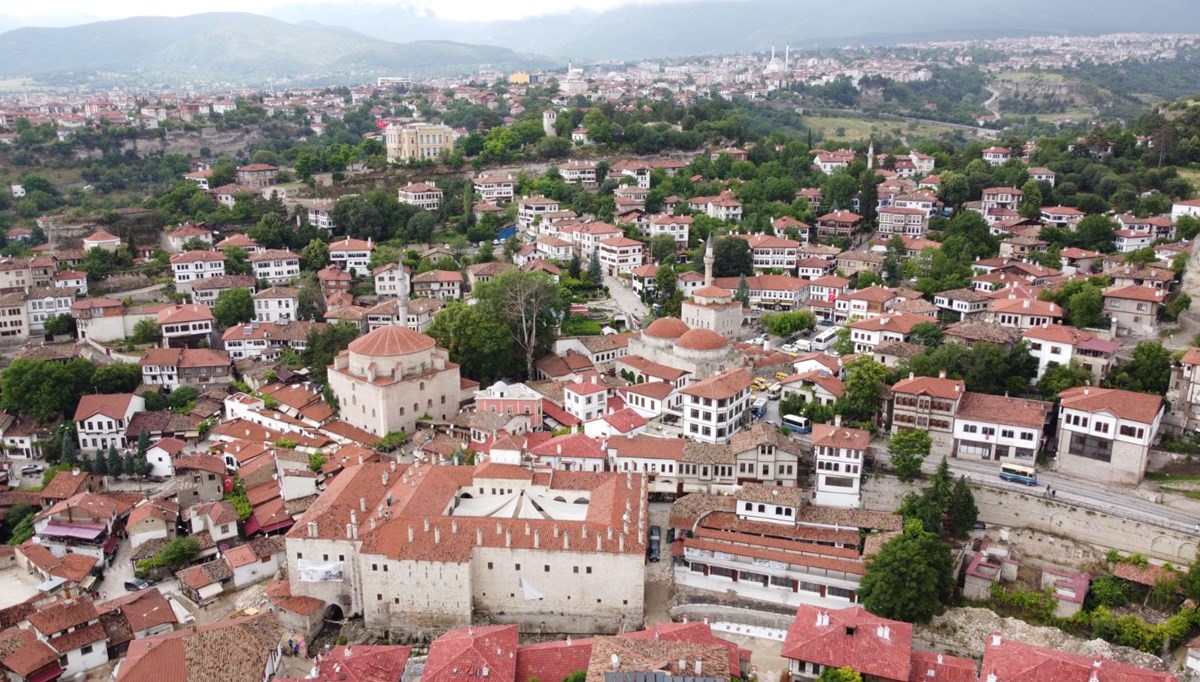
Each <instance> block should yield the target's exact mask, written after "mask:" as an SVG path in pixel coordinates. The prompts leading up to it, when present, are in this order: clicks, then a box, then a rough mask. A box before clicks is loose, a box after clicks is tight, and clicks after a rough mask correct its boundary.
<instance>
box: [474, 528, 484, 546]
mask: <svg viewBox="0 0 1200 682" xmlns="http://www.w3.org/2000/svg"><path fill="white" fill-rule="evenodd" d="M475 544H477V545H482V544H483V529H482V528H476V529H475Z"/></svg>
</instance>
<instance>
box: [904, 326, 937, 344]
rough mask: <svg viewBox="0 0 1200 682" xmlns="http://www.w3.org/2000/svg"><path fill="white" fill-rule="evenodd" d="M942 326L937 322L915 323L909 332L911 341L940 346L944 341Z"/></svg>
mask: <svg viewBox="0 0 1200 682" xmlns="http://www.w3.org/2000/svg"><path fill="white" fill-rule="evenodd" d="M942 336H943V335H942V328H941V327H939V326H938V325H937V323H935V322H922V323H921V324H918V325H914V326H913V328H912V332H910V333H909V341H911V342H912V343H916V344H920V345H922V346H938V345H941V343H942Z"/></svg>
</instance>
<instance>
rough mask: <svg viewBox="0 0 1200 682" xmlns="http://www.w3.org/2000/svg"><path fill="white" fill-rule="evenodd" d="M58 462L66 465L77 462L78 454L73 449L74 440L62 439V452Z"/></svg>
mask: <svg viewBox="0 0 1200 682" xmlns="http://www.w3.org/2000/svg"><path fill="white" fill-rule="evenodd" d="M59 460H60V461H61V462H62V463H63V464H67V465H71V464H75V463H76V462H78V461H79V454H78V452H77V451H76V449H75V439H74V438H62V450H61V453H60V454H59Z"/></svg>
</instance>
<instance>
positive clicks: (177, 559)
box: [158, 536, 200, 568]
mask: <svg viewBox="0 0 1200 682" xmlns="http://www.w3.org/2000/svg"><path fill="white" fill-rule="evenodd" d="M198 554H200V543H198V542H196V538H194V537H191V536H184V537H178V538H175V539H173V540H171V541H170V542H168V543H167V544H165V545H163V548H162V549H161V550H159V552H158V558H159V559H160V560H161V561H162V565H164V566H168V567H171V568H178V567H181V566H186V565H188V564H189V563H191V561H192V559H195V558H196V556H197V555H198Z"/></svg>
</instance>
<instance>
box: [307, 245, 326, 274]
mask: <svg viewBox="0 0 1200 682" xmlns="http://www.w3.org/2000/svg"><path fill="white" fill-rule="evenodd" d="M326 265H329V245H328V244H326V243H325V242H323V241H321V240H320V239H313V240H310V241H309V242H308V243H307V244H305V245H304V248H303V249H301V250H300V267H302V268H304V269H305V270H313V271H316V270H320V269H321V268H323V267H325V266H326Z"/></svg>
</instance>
